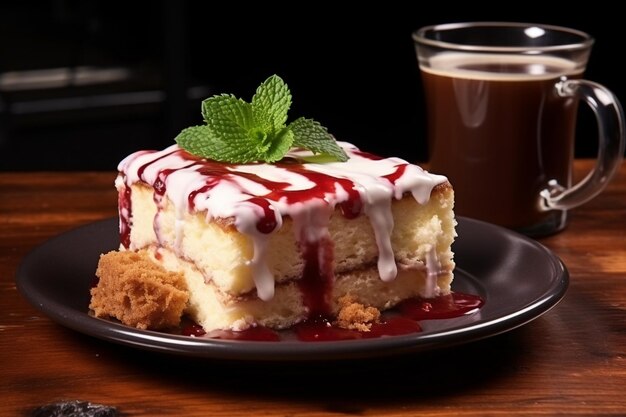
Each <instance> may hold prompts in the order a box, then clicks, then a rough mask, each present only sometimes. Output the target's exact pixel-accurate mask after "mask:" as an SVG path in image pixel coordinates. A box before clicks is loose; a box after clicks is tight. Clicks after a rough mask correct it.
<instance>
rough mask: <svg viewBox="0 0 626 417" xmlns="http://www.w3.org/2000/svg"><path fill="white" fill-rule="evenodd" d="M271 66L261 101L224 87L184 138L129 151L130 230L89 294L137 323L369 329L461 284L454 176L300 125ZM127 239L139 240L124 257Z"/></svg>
mask: <svg viewBox="0 0 626 417" xmlns="http://www.w3.org/2000/svg"><path fill="white" fill-rule="evenodd" d="M290 103H291V95H290V94H289V90H288V89H287V87H286V84H284V82H283V81H282V80H281V79H280V78H279V77H276V76H272V77H270V78H269V79H268V80H266V81H265V82H264V83H263V84H262V85H261V86H260V87H259V88H258V89H257V92H256V94H255V96H254V97H253V99H252V102H251V103H247V102H245V101H243V100H240V99H237V98H235V97H233V96H227V95H219V96H214V97H212V98H209V99H207V100H205V101H204V102H203V106H202V113H203V116H204V119H205V122H206V125H203V126H194V127H191V128H187V129H185V130H183V131H182V132H181V133H180V134H179V136H178V137H177V138H176V141H177V144H175V145H172V146H170V147H168V148H167V149H164V150H161V151H140V152H137V153H134V154H132V155H130V156H128V157H127V158H126V159H124V160H123V161H122V162H121V163H120V165H119V167H118V168H119V175H118V177H117V180H116V182H115V184H116V187H117V190H118V192H119V218H120V225H119V226H120V237H121V244H120V248H119V250H118V251H113V252H111V253H108V254H104V255H102V257H101V261H100V263H99V267H98V271H97V275H98V277H99V283H98V285H97V286H96V287H95V288H93V289H92V291H91V294H92V298H91V304H90V308H91V309H92V310H93V312H94V314H95V315H96V316H98V317H109V316H110V317H115V318H117V319H119V320H121V321H122V322H123V323H126V324H128V325H132V326H135V327H139V328H149V329H160V328H168V327H172V326H176V325H178V323H179V321H180V319H181V316H183V315H186V316H188V317H190V318H191V319H192V320H194V321H195V322H197V323H198V324H199V325H200V326H202V327H203V328H204V330H205V331H207V332H208V331H211V330H215V329H226V330H234V331H240V330H244V329H247V328H250V327H254V326H266V327H269V328H272V329H284V328H288V327H290V326H292V325H294V324H295V323H299V322H302V321H305V320H307V319H310V318H317V317H323V318H324V319H326V320H328V323H336V324H338V325H340V326H342V327H347V328H354V329H358V330H363V331H367V330H368V329H369V328H370V327H371V325H372V323H375V322H376V321H377V320H379V318H380V312H381V311H384V310H387V309H390V308H392V307H393V306H395V305H397V304H398V303H399V302H401V301H403V300H407V299H409V298H413V297H425V298H430V297H436V296H438V295H445V294H449V293H450V283H451V281H452V277H453V274H452V271H453V269H454V262H453V254H452V251H451V244H452V242H453V240H454V237H455V219H454V214H453V200H454V194H453V190H452V187H451V185H450V184H449V183H448V181H447V180H446V178H445V177H442V176H438V175H433V174H430V173H428V172H426V171H424V170H422V169H421V168H420V167H418V166H416V165H413V164H410V163H408V162H406V161H404V160H402V159H399V158H381V157H378V156H375V155H372V154H369V153H366V152H362V151H360V150H359V149H357V148H356V147H355V146H353V145H351V144H349V143H345V142H337V141H335V139H334V138H333V137H332V136H331V135H329V134H328V132H327V131H326V129H325V128H323V127H322V126H321V125H319V123H317V122H315V121H313V120H311V119H304V118H299V119H296V120H295V121H294V122H292V123H290V124H286V121H287V109H288V108H289V105H290ZM129 253H131V254H132V256H131V255H129Z"/></svg>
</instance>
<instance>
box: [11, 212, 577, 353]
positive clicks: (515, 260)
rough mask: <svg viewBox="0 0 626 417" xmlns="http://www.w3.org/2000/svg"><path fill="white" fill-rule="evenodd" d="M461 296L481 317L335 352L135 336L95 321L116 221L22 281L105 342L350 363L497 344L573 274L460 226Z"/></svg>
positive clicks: (511, 236) (66, 246)
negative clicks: (98, 284)
mask: <svg viewBox="0 0 626 417" xmlns="http://www.w3.org/2000/svg"><path fill="white" fill-rule="evenodd" d="M458 220H459V225H458V235H459V237H458V239H457V241H456V242H455V244H454V252H455V259H456V263H457V269H456V272H455V279H454V282H453V285H452V288H453V291H457V292H463V293H469V294H477V295H480V296H481V297H483V299H484V300H485V305H484V306H483V307H482V308H481V309H480V310H479V311H478V312H476V313H473V314H470V315H466V316H462V317H458V318H454V319H444V320H428V321H423V322H421V323H420V324H421V326H422V328H423V331H422V332H420V333H412V334H409V335H403V336H392V337H384V338H379V339H361V340H346V341H329V342H299V341H281V342H253V341H235V340H218V339H208V338H194V337H188V336H177V335H171V334H167V333H160V332H155V331H144V330H137V329H135V328H131V327H127V326H125V325H123V324H120V323H117V322H114V321H108V320H102V319H97V318H94V317H92V316H90V315H89V314H88V305H89V289H90V287H91V285H92V284H93V282H94V280H95V275H94V272H95V270H96V265H97V262H98V257H99V255H100V254H101V253H103V252H108V251H110V250H112V249H116V248H117V247H118V244H119V237H118V233H117V219H109V220H103V221H99V222H96V223H93V224H89V225H86V226H83V227H80V228H78V229H75V230H72V231H69V232H67V233H64V234H62V235H60V236H58V237H56V238H53V239H51V240H49V241H48V242H46V243H44V244H43V245H41V246H39V247H38V248H36V249H34V250H33V251H32V252H31V253H30V254H28V255H27V256H26V257H25V258H24V260H23V262H22V264H21V266H20V268H19V270H18V273H17V285H18V288H19V290H20V292H21V293H22V294H23V295H24V296H25V297H26V298H27V299H28V300H29V301H30V302H31V303H32V304H33V305H34V306H35V307H37V308H38V309H40V310H41V311H42V312H44V313H45V314H47V315H48V316H49V317H50V318H52V319H53V320H54V321H56V322H58V323H60V324H62V325H64V326H67V327H69V328H71V329H74V330H77V331H79V332H82V333H85V334H88V335H91V336H95V337H98V338H101V339H104V340H107V341H111V342H116V343H121V344H124V345H129V346H133V347H136V348H141V349H148V350H153V351H159V352H166V353H173V354H180V355H187V356H196V357H206V358H224V359H240V360H320V359H343V358H359V357H370V356H381V355H390V354H398V353H404V352H419V351H425V350H432V349H440V348H443V347H448V346H453V345H458V344H461V343H467V342H471V341H475V340H478V339H483V338H486V337H490V336H494V335H497V334H499V333H502V332H506V331H508V330H511V329H514V328H516V327H519V326H521V325H523V324H525V323H528V322H529V321H531V320H533V319H536V318H537V317H539V316H540V315H542V314H543V313H545V312H546V311H548V310H549V309H550V308H552V307H554V306H555V305H556V304H557V302H558V301H559V300H560V299H561V298H562V297H563V295H564V294H565V291H566V289H567V285H568V273H567V270H566V268H565V266H564V265H563V263H561V261H560V260H559V259H558V258H557V257H556V256H555V255H554V254H553V253H552V252H550V251H549V250H548V249H547V248H545V247H544V246H542V245H540V244H539V243H537V242H535V241H533V240H530V239H528V238H526V237H524V236H521V235H519V234H516V233H514V232H511V231H508V230H506V229H503V228H501V227H497V226H493V225H490V224H488V223H484V222H480V221H476V220H472V219H467V218H459V219H458Z"/></svg>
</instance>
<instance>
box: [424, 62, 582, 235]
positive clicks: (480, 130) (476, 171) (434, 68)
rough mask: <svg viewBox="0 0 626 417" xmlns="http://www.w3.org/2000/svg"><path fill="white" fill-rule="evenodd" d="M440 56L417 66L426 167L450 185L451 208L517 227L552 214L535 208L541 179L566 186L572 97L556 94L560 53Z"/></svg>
mask: <svg viewBox="0 0 626 417" xmlns="http://www.w3.org/2000/svg"><path fill="white" fill-rule="evenodd" d="M456 55H457V54H450V55H443V56H441V57H437V59H436V60H431V62H430V67H429V68H425V67H422V68H421V70H422V77H423V82H424V88H425V94H426V102H427V108H428V113H429V119H428V133H429V153H430V169H431V171H432V172H435V173H440V174H443V175H446V176H447V177H448V178H449V180H450V182H451V183H452V185H453V187H454V189H455V199H456V203H455V204H456V206H455V207H456V210H455V211H456V213H457V214H458V215H461V216H468V217H473V218H477V219H482V220H486V221H489V222H492V223H496V224H499V225H502V226H506V227H509V228H513V229H518V230H522V231H529V230H532V228H533V227H535V226H536V225H539V224H545V223H546V221H549V219H548V217H549V216H560V215H561V214H562V213H560V212H556V213H555V212H545V211H542V210H541V209H540V205H539V203H540V196H539V193H540V191H541V190H542V189H544V188H546V186H547V183H548V181H549V180H552V179H555V180H557V181H558V183H559V184H561V185H563V186H565V187H567V186H568V185H569V184H570V172H571V169H570V164H571V161H572V157H573V146H574V132H575V119H576V107H577V103H576V101H575V100H574V99H569V98H568V99H564V98H562V97H559V96H557V94H556V91H555V87H554V85H555V83H556V82H557V81H558V80H559V78H560V77H561V76H567V77H568V78H572V77H573V78H579V77H580V74H579V73H578V74H577V73H575V72H574V64H573V63H571V62H569V61H566V60H561V59H556V58H554V59H553V58H546V57H537V60H536V62H534V61H531V62H528V59H533V58H532V57H530V58H529V57H523V58H522V59H524V62H521V60H520V58H521V57H519V56H510V59H507V56H497V57H496V58H495V59H494V58H492V57H490V56H489V55H480V56H477V57H472V56H471V55H470V57H469V58H468V56H467V55H460V54H458V56H456Z"/></svg>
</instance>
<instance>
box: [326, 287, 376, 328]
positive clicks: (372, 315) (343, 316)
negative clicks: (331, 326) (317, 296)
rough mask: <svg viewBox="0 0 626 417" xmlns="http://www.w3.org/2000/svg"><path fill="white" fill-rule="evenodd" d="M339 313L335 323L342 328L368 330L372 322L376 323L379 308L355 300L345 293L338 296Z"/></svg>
mask: <svg viewBox="0 0 626 417" xmlns="http://www.w3.org/2000/svg"><path fill="white" fill-rule="evenodd" d="M338 301H339V306H340V309H339V314H337V320H336V322H335V324H336V325H337V326H339V327H341V328H343V329H351V330H358V331H361V332H369V331H370V330H371V329H372V324H374V323H378V320H379V319H380V310H378V309H377V308H375V307H371V306H364V305H363V304H361V303H357V302H355V298H354V297H353V296H351V295H350V294H346V295H344V296H343V297H341V298H339V300H338Z"/></svg>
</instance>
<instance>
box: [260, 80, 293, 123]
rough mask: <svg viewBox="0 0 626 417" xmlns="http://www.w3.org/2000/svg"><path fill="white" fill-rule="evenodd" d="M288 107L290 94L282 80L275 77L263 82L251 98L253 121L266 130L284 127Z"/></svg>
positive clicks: (289, 105)
mask: <svg viewBox="0 0 626 417" xmlns="http://www.w3.org/2000/svg"><path fill="white" fill-rule="evenodd" d="M289 107H291V92H290V91H289V88H288V87H287V84H285V82H284V81H283V79H282V78H280V77H279V76H277V75H272V76H271V77H269V78H268V79H267V80H265V81H264V82H263V83H262V84H261V85H260V86H259V87H258V88H257V90H256V93H255V94H254V97H252V112H253V115H254V120H255V121H256V122H257V123H258V124H263V125H264V126H265V127H266V128H267V129H268V130H279V129H282V128H283V127H284V126H285V123H287V112H288V111H289Z"/></svg>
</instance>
